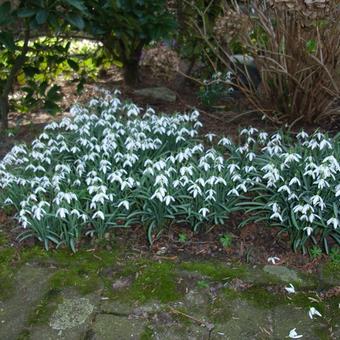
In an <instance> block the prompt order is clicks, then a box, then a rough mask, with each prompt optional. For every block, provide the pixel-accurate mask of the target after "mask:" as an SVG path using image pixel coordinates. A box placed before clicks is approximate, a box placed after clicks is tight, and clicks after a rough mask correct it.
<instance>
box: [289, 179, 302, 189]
mask: <svg viewBox="0 0 340 340" xmlns="http://www.w3.org/2000/svg"><path fill="white" fill-rule="evenodd" d="M294 184H297V185H298V186H299V187H300V186H301V182H300V180H299V179H298V178H297V177H293V178H292V179H291V180H290V181H289V186H291V185H294Z"/></svg>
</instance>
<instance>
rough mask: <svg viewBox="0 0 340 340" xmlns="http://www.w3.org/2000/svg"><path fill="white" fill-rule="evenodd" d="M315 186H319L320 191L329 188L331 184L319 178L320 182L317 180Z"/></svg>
mask: <svg viewBox="0 0 340 340" xmlns="http://www.w3.org/2000/svg"><path fill="white" fill-rule="evenodd" d="M313 184H317V186H318V189H320V190H322V189H324V188H329V186H330V185H329V183H328V182H327V181H326V180H325V179H323V178H319V179H318V180H316V181H315V182H313Z"/></svg>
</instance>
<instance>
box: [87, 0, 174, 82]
mask: <svg viewBox="0 0 340 340" xmlns="http://www.w3.org/2000/svg"><path fill="white" fill-rule="evenodd" d="M86 5H87V7H88V11H89V13H90V17H89V22H88V25H87V28H86V29H87V31H88V32H89V33H90V34H91V35H93V36H94V37H96V38H97V39H98V40H100V41H101V42H102V43H103V44H104V46H105V48H106V50H107V51H108V52H109V54H110V56H111V57H112V58H114V59H115V60H116V62H118V63H122V64H123V66H124V68H125V70H126V73H125V76H126V77H125V79H126V80H127V81H128V82H130V81H131V83H134V82H135V81H136V80H137V76H138V62H139V60H140V57H141V53H142V49H143V47H144V46H145V45H146V44H148V43H150V42H151V41H154V40H159V39H161V38H166V37H167V36H168V35H169V33H170V32H171V31H172V30H173V29H174V28H175V21H174V18H173V17H172V16H171V15H170V13H169V12H168V11H167V8H166V1H165V0H157V1H154V0H143V1H131V0H102V1H94V0H90V1H87V2H86Z"/></svg>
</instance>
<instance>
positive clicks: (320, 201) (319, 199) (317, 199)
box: [310, 195, 326, 210]
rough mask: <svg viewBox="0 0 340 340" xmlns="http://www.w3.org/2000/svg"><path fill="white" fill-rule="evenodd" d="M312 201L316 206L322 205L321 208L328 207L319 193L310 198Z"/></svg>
mask: <svg viewBox="0 0 340 340" xmlns="http://www.w3.org/2000/svg"><path fill="white" fill-rule="evenodd" d="M310 202H311V203H312V204H313V206H314V207H320V209H321V210H323V209H324V208H326V204H325V203H324V201H323V199H322V197H321V196H319V195H314V196H312V197H311V198H310Z"/></svg>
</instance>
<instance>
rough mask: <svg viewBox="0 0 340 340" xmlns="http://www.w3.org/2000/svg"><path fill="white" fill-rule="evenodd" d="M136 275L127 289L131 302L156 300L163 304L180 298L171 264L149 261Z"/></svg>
mask: <svg viewBox="0 0 340 340" xmlns="http://www.w3.org/2000/svg"><path fill="white" fill-rule="evenodd" d="M138 273H139V274H138V276H137V278H136V279H135V280H134V282H133V283H132V285H131V287H130V289H129V296H130V297H131V298H132V299H133V300H137V301H140V302H145V301H148V300H157V301H160V302H162V303H165V302H169V301H175V300H177V299H179V298H180V297H181V296H182V294H180V292H179V290H178V288H177V285H176V280H175V278H176V275H175V271H174V264H173V263H168V262H151V261H150V262H149V263H148V264H147V265H145V266H143V267H142V268H140V271H139V272H138Z"/></svg>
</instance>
